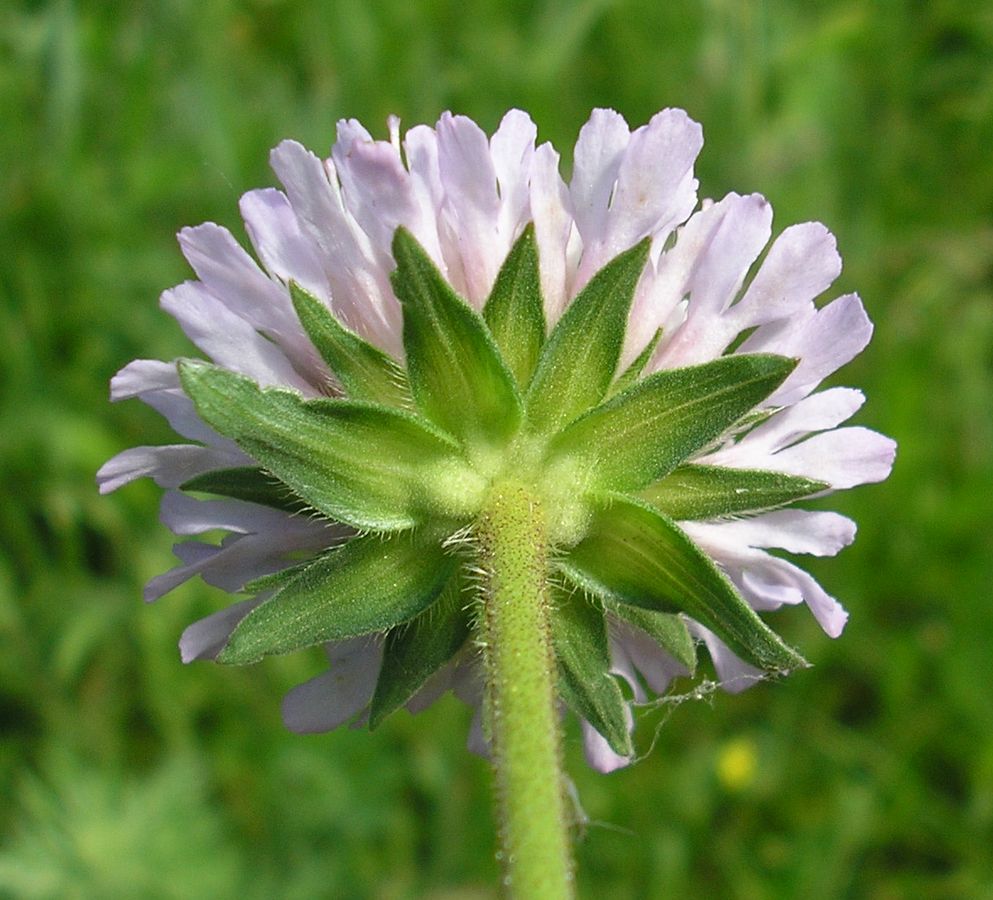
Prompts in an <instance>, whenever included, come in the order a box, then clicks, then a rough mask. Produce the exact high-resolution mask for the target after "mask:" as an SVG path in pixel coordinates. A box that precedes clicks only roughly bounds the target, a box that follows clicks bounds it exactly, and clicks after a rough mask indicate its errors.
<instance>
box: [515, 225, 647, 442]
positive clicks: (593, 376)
mask: <svg viewBox="0 0 993 900" xmlns="http://www.w3.org/2000/svg"><path fill="white" fill-rule="evenodd" d="M648 246H649V243H648V241H647V240H645V241H642V242H641V243H640V244H637V245H635V246H634V247H632V248H631V249H630V250H627V251H625V252H624V253H622V254H620V255H619V256H617V257H615V258H614V259H612V260H611V261H610V262H609V263H607V265H606V266H604V267H603V268H602V269H601V270H600V271H599V272H597V273H596V275H594V276H593V278H591V279H590V281H589V283H588V284H587V285H586V287H584V288H583V290H582V291H580V293H579V295H578V296H577V297H576V299H575V300H573V301H572V304H571V305H570V306H569V308H568V309H567V310H566V311H565V313H564V314H563V315H562V318H561V319H559V321H558V324H557V325H556V326H555V328H554V330H553V331H552V333H551V335H550V336H549V338H548V341H547V342H546V343H545V346H544V348H543V349H542V352H541V356H540V357H539V358H538V366H537V369H536V370H535V373H534V377H533V378H532V379H531V384H530V386H529V387H528V392H527V397H526V401H525V402H526V407H527V418H528V423H529V427H530V428H531V430H533V431H535V432H539V433H544V434H550V433H553V432H555V431H557V430H558V429H559V428H561V427H562V426H563V425H565V424H567V423H568V422H571V421H572V420H573V419H574V418H576V416H578V415H580V414H581V413H583V412H585V411H586V410H587V409H589V408H590V407H591V406H593V405H594V404H596V403H599V402H600V401H601V400H602V399H603V397H604V395H605V394H606V393H607V389H608V388H609V387H610V383H611V381H613V380H614V373H615V372H616V370H617V362H618V359H619V358H620V355H621V347H622V346H623V343H624V332H625V331H626V329H627V319H628V313H629V311H630V309H631V301H632V300H633V298H634V290H635V288H636V287H637V285H638V280H639V279H640V278H641V273H642V270H643V269H644V268H645V261H646V260H647V259H648Z"/></svg>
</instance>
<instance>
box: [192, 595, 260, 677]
mask: <svg viewBox="0 0 993 900" xmlns="http://www.w3.org/2000/svg"><path fill="white" fill-rule="evenodd" d="M262 599H263V598H261V597H253V598H252V599H251V600H242V601H241V602H240V603H234V604H232V605H231V606H227V607H225V608H224V609H222V610H219V611H218V612H215V613H213V615H209V616H207V617H206V618H205V619H200V620H199V621H197V622H194V623H193V624H192V625H190V626H188V627H187V628H186V630H185V631H184V632H183V634H182V636H181V637H180V638H179V656H180V659H182V661H183V662H184V663H191V662H194V661H196V660H200V659H214V658H215V657H216V656H217V654H218V653H220V652H221V650H223V649H224V645H225V644H226V643H227V642H228V638H229V637H231V632H232V631H234V629H235V627H236V626H237V625H238V623H239V622H240V621H241V620H242V619H244V618H245V616H247V615H248V614H249V613H250V612H251V611H252V610H253V609H255V607H256V606H258V605H259V604H260V603H261V602H262Z"/></svg>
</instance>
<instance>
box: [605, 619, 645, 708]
mask: <svg viewBox="0 0 993 900" xmlns="http://www.w3.org/2000/svg"><path fill="white" fill-rule="evenodd" d="M609 624H610V625H611V626H612V624H613V623H609ZM615 637H616V636H615V634H614V631H613V628H612V627H611V631H610V634H609V637H608V641H609V648H610V674H611V675H617V676H618V677H620V678H623V679H624V681H626V682H627V685H628V687H629V688H630V689H631V694H632V696H633V698H634V702H635V703H644V702H645V701H646V700H647V699H648V697H647V695H646V694H645V689H644V688H643V687H642V685H641V681H640V680H639V679H638V671H637V668H636V667H635V664H634V660H633V659H632V658H631V655H630V654H629V653H628V647H627V646H626V644H624V643H623V642H622V641H618V640H616V639H615Z"/></svg>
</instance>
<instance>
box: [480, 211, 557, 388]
mask: <svg viewBox="0 0 993 900" xmlns="http://www.w3.org/2000/svg"><path fill="white" fill-rule="evenodd" d="M483 319H484V320H485V321H486V324H487V325H488V326H489V329H490V332H491V333H492V334H493V339H494V340H495V341H496V343H497V346H498V347H499V348H500V352H501V354H503V358H504V360H506V362H507V365H508V366H509V368H510V371H511V372H513V373H514V378H515V379H516V380H517V384H518V387H520V388H521V389H522V390H523V389H524V388H526V387H527V386H528V382H529V381H530V380H531V375H532V374H533V373H534V367H535V365H536V363H537V362H538V355H539V354H540V353H541V347H542V345H543V344H544V342H545V309H544V301H543V299H542V294H541V274H540V271H539V269H538V246H537V244H536V243H535V237H534V225H533V224H531V225H528V227H527V228H525V229H524V233H523V234H522V235H521V236H520V237H519V238H518V239H517V243H516V244H514V246H513V247H512V248H511V250H510V253H509V254H507V259H506V260H505V261H504V264H503V266H502V267H501V269H500V272H499V274H498V275H497V278H496V282H495V283H494V285H493V290H492V291H491V292H490V296H489V299H487V301H486V305H485V306H484V307H483Z"/></svg>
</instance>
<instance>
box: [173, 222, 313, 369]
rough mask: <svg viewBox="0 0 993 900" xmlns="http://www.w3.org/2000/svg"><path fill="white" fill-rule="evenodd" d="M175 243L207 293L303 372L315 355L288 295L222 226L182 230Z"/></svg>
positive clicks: (211, 223) (207, 224)
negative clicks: (263, 335)
mask: <svg viewBox="0 0 993 900" xmlns="http://www.w3.org/2000/svg"><path fill="white" fill-rule="evenodd" d="M179 245H180V247H181V248H182V250H183V255H184V256H185V257H186V259H187V260H188V261H189V263H190V265H191V266H192V267H193V271H194V272H196V273H197V277H198V278H199V279H200V280H201V281H202V282H203V284H204V286H205V287H206V288H207V290H208V291H210V293H211V294H213V295H214V296H215V297H217V299H218V300H220V301H221V303H223V304H224V305H225V306H226V307H227V308H228V309H229V310H231V312H233V313H235V314H236V315H238V316H239V317H241V318H243V319H245V320H246V321H247V322H249V323H250V324H251V325H252V326H253V327H254V328H256V329H258V330H259V331H262V332H264V333H265V334H267V335H268V336H269V337H270V338H272V339H273V340H274V341H276V342H277V343H278V344H279V345H280V347H281V348H282V349H283V351H284V352H285V353H286V354H287V356H288V357H289V358H290V359H292V360H293V361H294V363H295V364H297V366H298V367H299V368H300V370H301V371H307V369H308V367H309V366H310V365H311V364H312V363H313V360H314V351H313V348H312V346H311V344H310V341H309V340H308V339H307V336H306V334H305V333H304V330H303V326H301V324H300V321H299V319H297V316H296V313H295V312H294V310H293V304H292V303H291V302H290V296H289V293H288V292H287V290H286V288H285V287H283V286H282V285H279V284H276V283H275V282H274V281H272V279H270V278H268V277H267V276H266V275H265V273H263V272H262V270H261V269H259V267H258V266H257V265H256V263H255V260H253V259H252V258H251V257H250V256H249V255H248V253H246V252H245V250H244V249H243V248H242V247H241V245H240V244H239V243H238V242H237V241H236V240H235V239H234V238H233V237H232V235H231V233H230V232H229V231H228V230H227V229H226V228H221V227H220V226H219V225H215V224H214V223H213V222H206V223H204V224H203V225H198V226H196V227H195V228H184V229H183V230H182V231H180V232H179Z"/></svg>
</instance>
